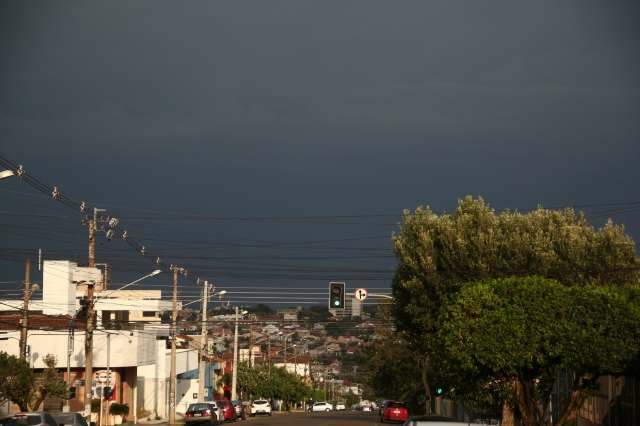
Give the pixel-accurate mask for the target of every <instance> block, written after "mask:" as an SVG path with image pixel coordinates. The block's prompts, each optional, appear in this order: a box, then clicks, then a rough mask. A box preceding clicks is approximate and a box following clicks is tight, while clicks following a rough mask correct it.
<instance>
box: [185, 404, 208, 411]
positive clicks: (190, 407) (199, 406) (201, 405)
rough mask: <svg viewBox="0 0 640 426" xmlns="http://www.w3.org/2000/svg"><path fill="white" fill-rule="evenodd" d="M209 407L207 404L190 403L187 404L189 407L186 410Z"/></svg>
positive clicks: (206, 408) (200, 409)
mask: <svg viewBox="0 0 640 426" xmlns="http://www.w3.org/2000/svg"><path fill="white" fill-rule="evenodd" d="M209 407H210V405H209V404H191V405H189V408H187V411H202V410H208V409H209Z"/></svg>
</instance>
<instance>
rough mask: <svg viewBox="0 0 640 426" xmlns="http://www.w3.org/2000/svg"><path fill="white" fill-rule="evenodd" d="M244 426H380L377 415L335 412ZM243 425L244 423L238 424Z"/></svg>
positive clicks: (286, 416) (266, 419)
mask: <svg viewBox="0 0 640 426" xmlns="http://www.w3.org/2000/svg"><path fill="white" fill-rule="evenodd" d="M243 423H244V425H243V426H276V425H277V426H279V425H286V426H289V425H290V426H294V425H305V426H307V425H308V426H342V425H345V426H371V425H376V426H380V423H379V422H378V417H377V416H376V415H375V413H362V412H352V411H333V412H330V413H312V414H309V413H289V414H274V415H273V416H271V417H251V418H250V419H249V420H248V421H246V422H243ZM236 424H238V425H242V423H236Z"/></svg>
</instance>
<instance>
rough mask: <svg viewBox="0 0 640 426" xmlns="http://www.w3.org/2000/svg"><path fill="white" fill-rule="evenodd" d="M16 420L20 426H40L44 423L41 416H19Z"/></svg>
mask: <svg viewBox="0 0 640 426" xmlns="http://www.w3.org/2000/svg"><path fill="white" fill-rule="evenodd" d="M14 419H15V421H16V423H17V424H19V425H39V424H40V423H42V419H41V417H40V414H31V415H18V416H15V417H14Z"/></svg>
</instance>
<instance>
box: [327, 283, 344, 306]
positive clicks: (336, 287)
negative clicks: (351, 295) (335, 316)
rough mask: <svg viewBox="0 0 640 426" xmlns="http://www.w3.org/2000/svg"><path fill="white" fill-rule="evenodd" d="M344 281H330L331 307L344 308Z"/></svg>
mask: <svg viewBox="0 0 640 426" xmlns="http://www.w3.org/2000/svg"><path fill="white" fill-rule="evenodd" d="M344 290H345V284H344V283H336V282H331V283H329V309H344Z"/></svg>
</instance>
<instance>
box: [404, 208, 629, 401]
mask: <svg viewBox="0 0 640 426" xmlns="http://www.w3.org/2000/svg"><path fill="white" fill-rule="evenodd" d="M393 245H394V250H395V253H396V256H397V259H398V266H397V269H396V274H395V276H394V282H393V295H394V301H395V303H394V305H393V315H394V318H395V322H396V325H397V328H398V331H399V332H400V333H402V334H403V336H404V337H405V338H406V341H407V342H408V344H409V347H410V349H411V350H412V352H413V354H414V356H415V359H416V362H415V364H416V367H417V368H418V369H420V370H421V373H422V376H423V378H424V380H423V382H424V390H425V393H426V395H427V397H428V398H430V396H431V390H430V389H431V387H430V382H433V375H434V373H435V372H438V373H440V372H442V371H445V370H446V367H448V366H449V365H452V363H453V361H452V360H449V362H450V364H447V359H446V356H447V353H443V352H442V351H441V349H442V342H441V341H440V339H441V338H442V337H443V336H442V335H439V331H440V329H441V328H442V326H443V321H444V320H445V318H446V319H447V320H448V321H451V315H453V314H452V312H451V311H450V310H448V305H449V304H451V303H458V302H459V300H458V299H457V297H458V293H459V292H461V291H462V290H464V289H465V288H466V287H467V286H471V287H472V288H473V289H475V291H476V292H477V291H479V290H477V288H478V286H479V284H477V283H478V282H481V281H490V280H495V279H502V278H505V279H506V278H510V277H523V278H524V277H529V276H538V277H544V278H547V279H552V280H555V281H554V283H555V284H554V285H555V286H556V287H557V286H560V287H563V286H564V287H567V288H572V289H573V290H571V291H573V293H571V297H587V298H589V297H595V294H594V291H596V290H595V289H597V288H598V287H602V288H603V289H602V291H603V292H606V291H613V290H611V289H614V288H615V289H620V291H623V289H624V288H625V286H627V285H628V284H630V283H637V282H638V276H639V275H638V270H639V268H638V267H639V262H638V260H637V257H636V253H635V244H634V242H633V240H632V239H631V238H630V237H629V236H628V235H626V234H625V232H624V227H622V226H620V225H614V224H613V223H612V222H611V221H609V222H607V223H606V224H605V225H604V226H603V227H601V228H595V227H593V226H592V225H590V224H589V223H588V222H587V220H586V218H585V217H584V215H583V214H582V213H576V212H575V211H574V210H573V209H562V210H549V209H544V208H542V207H539V208H537V209H535V210H533V211H530V212H526V213H521V212H517V211H510V210H506V211H503V212H499V213H497V212H496V211H495V210H493V209H492V208H491V207H490V206H489V205H488V204H487V203H485V201H484V200H483V199H482V198H477V199H474V198H472V197H466V198H464V199H462V200H460V201H459V202H458V206H457V208H456V209H455V211H454V212H453V213H451V214H447V213H445V214H440V215H438V214H436V213H434V212H433V211H432V210H431V209H430V208H429V207H418V208H417V209H416V210H415V211H414V212H410V211H405V212H404V214H403V220H402V223H401V225H400V231H399V233H398V234H397V235H394V237H393ZM556 287H554V290H555V288H556ZM581 290H584V291H583V292H581ZM469 291H471V290H469ZM557 291H558V292H560V291H561V290H557ZM567 291H568V290H567ZM464 295H467V296H468V297H471V296H474V297H481V296H483V294H482V293H464ZM494 297H495V295H494ZM482 300H484V299H481V300H480V301H478V303H480V302H482ZM562 301H565V300H564V299H562ZM551 303H560V304H561V302H560V301H557V300H556V301H551V300H550V301H548V304H551ZM456 306H457V305H456ZM592 307H594V306H592ZM594 308H595V307H594ZM445 313H446V316H445V315H444V314H445ZM532 313H535V311H532ZM582 314H583V315H584V317H585V321H590V320H591V319H592V317H593V316H594V315H595V312H591V311H588V310H587V311H585V312H583V313H582ZM551 318H553V316H552V317H550V318H548V319H547V320H548V321H551ZM504 325H505V326H507V325H509V323H508V322H507V323H505V324H504ZM494 326H495V327H497V326H498V324H495V325H494ZM514 327H515V323H514ZM588 329H589V327H586V328H585V330H588ZM573 330H574V331H577V329H576V328H574V329H573ZM515 331H517V330H512V332H515ZM492 332H493V329H492V328H487V329H481V330H478V333H480V334H483V333H484V334H485V335H487V336H489V338H488V339H487V341H491V340H492V338H495V337H496V334H493V335H491V333H492ZM507 335H508V333H507ZM568 335H569V334H568V332H566V331H565V334H563V335H562V336H563V338H564V337H566V336H568ZM498 336H499V335H498ZM449 337H451V336H449ZM512 343H513V342H512ZM503 348H504V347H503ZM511 350H515V349H513V348H512V349H511ZM523 350H524V349H523ZM516 352H517V354H519V355H520V356H523V357H525V358H526V357H527V356H529V355H530V354H529V353H527V352H526V351H525V352H519V351H516ZM505 356H506V355H505ZM513 356H516V354H514V355H513ZM551 356H553V354H551ZM576 356H578V355H576ZM437 357H441V358H443V359H437ZM502 358H503V357H502V356H499V357H498V359H499V360H500V359H502ZM594 359H597V358H594ZM434 363H437V364H438V367H437V369H436V368H435V367H434ZM466 373H470V371H466ZM465 380H466V381H467V382H470V380H468V378H467V379H465Z"/></svg>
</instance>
